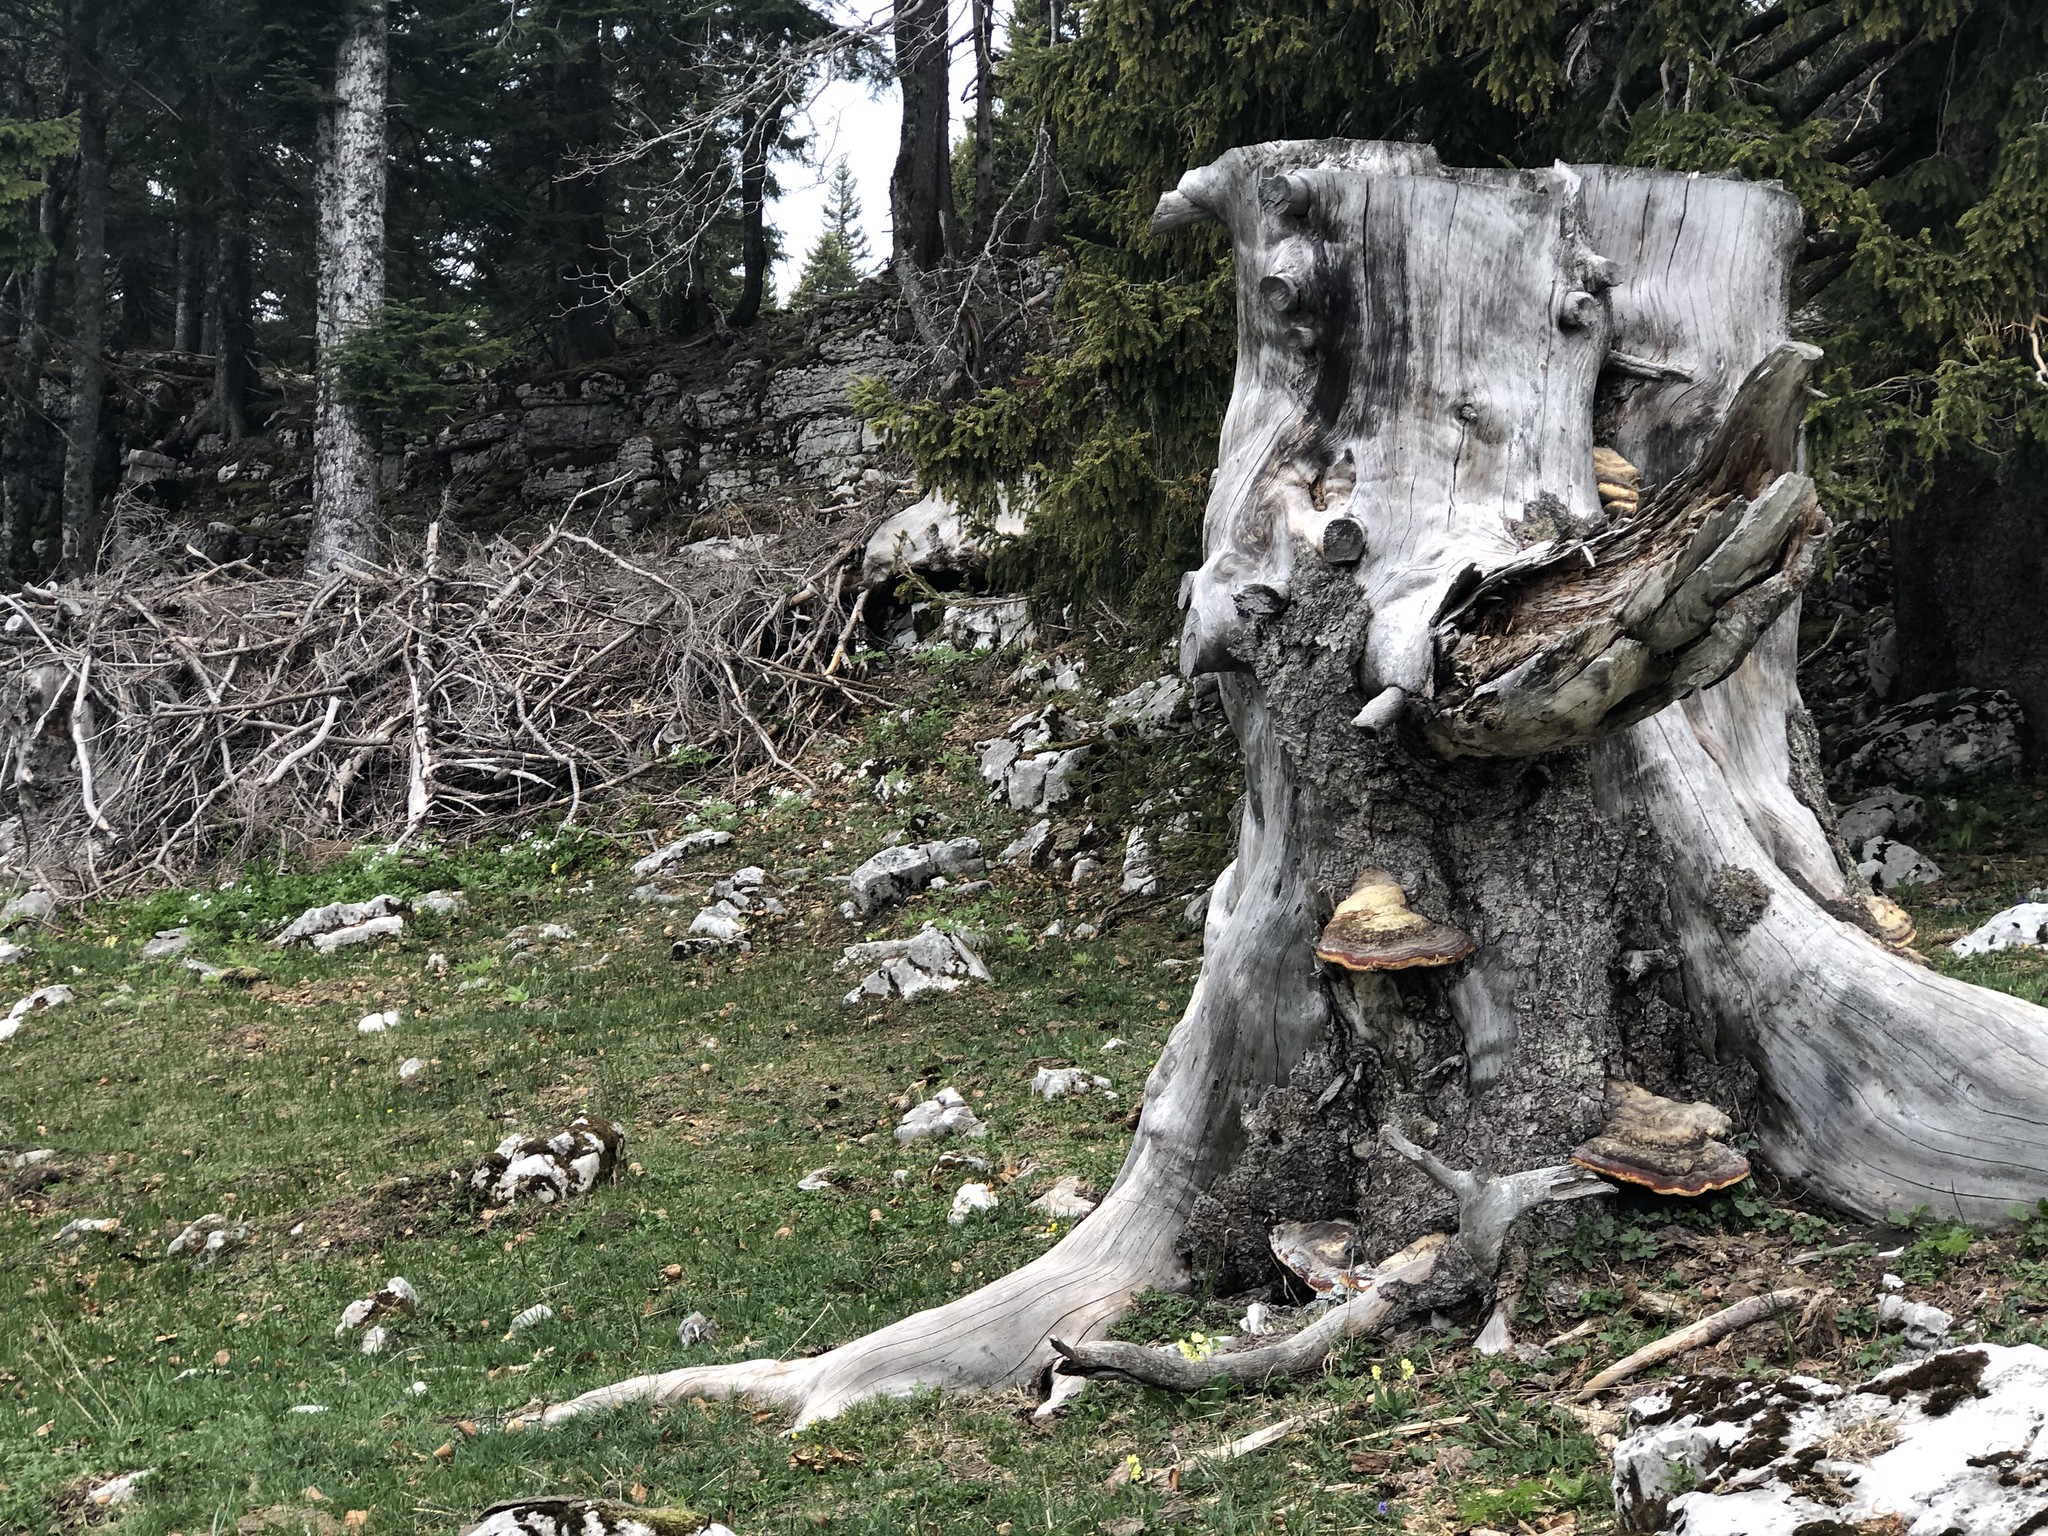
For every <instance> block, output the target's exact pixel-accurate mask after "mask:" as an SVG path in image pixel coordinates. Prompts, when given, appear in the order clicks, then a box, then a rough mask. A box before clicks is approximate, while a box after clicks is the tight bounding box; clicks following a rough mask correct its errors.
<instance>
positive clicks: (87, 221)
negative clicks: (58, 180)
mask: <svg viewBox="0 0 2048 1536" xmlns="http://www.w3.org/2000/svg"><path fill="white" fill-rule="evenodd" d="M79 9H80V14H81V16H82V17H84V18H87V19H86V20H85V21H83V22H82V24H81V27H80V37H79V39H78V41H77V46H78V47H79V48H80V50H81V52H82V53H84V54H85V56H86V58H87V61H88V62H87V63H86V65H85V67H84V68H83V69H81V71H80V80H79V88H78V211H77V215H76V217H75V219H74V220H73V229H72V249H73V266H72V279H71V311H72V315H71V419H70V421H69V422H68V423H67V425H66V428H65V439H64V524H63V537H62V545H63V554H62V561H63V565H64V568H65V569H67V570H70V571H73V572H84V571H89V570H91V569H92V568H93V566H94V564H95V563H96V562H97V560H98V558H99V532H100V517H99V505H100V503H99V491H100V487H99V460H100V410H101V406H102V404H103V403H104V399H105V395H106V383H107V374H106V358H105V354H104V352H103V347H104V343H105V331H106V314H107V118H106V103H105V99H104V97H103V96H102V95H101V93H100V88H99V81H98V78H97V73H96V70H95V69H94V66H93V63H92V61H91V55H92V52H93V51H94V50H93V45H92V43H91V41H89V39H90V37H91V35H92V33H93V32H94V31H96V30H97V15H96V11H95V10H94V8H92V7H91V6H89V5H81V6H80V8H79Z"/></svg>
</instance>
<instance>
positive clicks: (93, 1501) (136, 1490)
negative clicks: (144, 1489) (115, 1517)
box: [85, 1467, 154, 1509]
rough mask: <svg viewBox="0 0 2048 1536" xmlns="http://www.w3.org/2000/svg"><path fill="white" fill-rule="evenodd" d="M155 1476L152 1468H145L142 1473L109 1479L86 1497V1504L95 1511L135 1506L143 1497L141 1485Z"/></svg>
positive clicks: (127, 1473) (125, 1473)
mask: <svg viewBox="0 0 2048 1536" xmlns="http://www.w3.org/2000/svg"><path fill="white" fill-rule="evenodd" d="M153 1475H154V1471H153V1469H152V1468H149V1467H144V1468H143V1469H142V1470H141V1471H140V1472H123V1473H122V1474H121V1475H120V1476H119V1477H114V1478H109V1479H108V1480H107V1481H106V1482H104V1483H101V1484H100V1485H99V1486H98V1487H97V1488H94V1489H93V1490H92V1491H91V1492H89V1493H87V1494H86V1496H85V1502H86V1503H88V1504H90V1505H92V1506H93V1507H94V1508H95V1509H112V1508H114V1507H115V1506H116V1505H120V1504H133V1503H134V1502H135V1501H136V1500H137V1499H138V1498H140V1497H141V1492H140V1485H141V1484H142V1483H143V1481H144V1480H145V1479H147V1478H149V1477H151V1476H153Z"/></svg>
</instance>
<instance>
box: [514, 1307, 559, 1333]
mask: <svg viewBox="0 0 2048 1536" xmlns="http://www.w3.org/2000/svg"><path fill="white" fill-rule="evenodd" d="M554 1316H555V1309H554V1308H553V1307H551V1306H549V1305H548V1304H547V1303H546V1302H544V1301H542V1302H536V1303H535V1304H534V1305H532V1306H530V1307H528V1308H527V1309H526V1310H525V1311H524V1312H521V1313H519V1314H518V1315H517V1316H515V1317H514V1318H513V1319H512V1322H511V1324H510V1326H508V1327H507V1328H506V1329H505V1337H506V1338H508V1339H509V1338H511V1337H512V1336H513V1335H514V1334H516V1333H524V1332H526V1330H527V1329H529V1328H538V1327H539V1326H540V1325H541V1324H542V1323H547V1322H552V1321H554Z"/></svg>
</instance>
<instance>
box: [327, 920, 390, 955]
mask: <svg viewBox="0 0 2048 1536" xmlns="http://www.w3.org/2000/svg"><path fill="white" fill-rule="evenodd" d="M403 932H405V919H404V918H402V917H400V916H399V915H398V914H397V913H396V912H394V913H392V914H391V915H390V916H389V917H373V918H370V919H369V920H367V921H365V922H360V923H351V924H349V926H347V927H346V928H330V929H329V930H328V931H327V932H325V933H316V934H314V935H313V936H312V939H313V947H314V948H315V949H317V950H319V951H320V953H321V954H323V955H331V954H333V953H334V952H335V951H336V950H337V949H351V948H353V947H355V946H356V945H358V944H374V943H376V942H377V941H378V940H379V939H394V938H396V937H398V935H399V934H401V933H403Z"/></svg>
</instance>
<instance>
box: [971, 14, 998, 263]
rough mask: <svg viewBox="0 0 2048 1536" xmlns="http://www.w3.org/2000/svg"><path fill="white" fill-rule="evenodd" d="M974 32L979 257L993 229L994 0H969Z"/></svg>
mask: <svg viewBox="0 0 2048 1536" xmlns="http://www.w3.org/2000/svg"><path fill="white" fill-rule="evenodd" d="M968 20H969V25H970V27H971V28H972V30H973V33H974V206H973V213H972V223H971V225H970V229H969V234H968V240H967V245H968V252H969V254H970V255H976V256H978V255H980V254H981V252H982V251H983V250H985V249H986V248H987V246H988V243H989V241H990V240H992V239H994V238H995V227H996V17H995V0H970V3H969V6H968Z"/></svg>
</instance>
